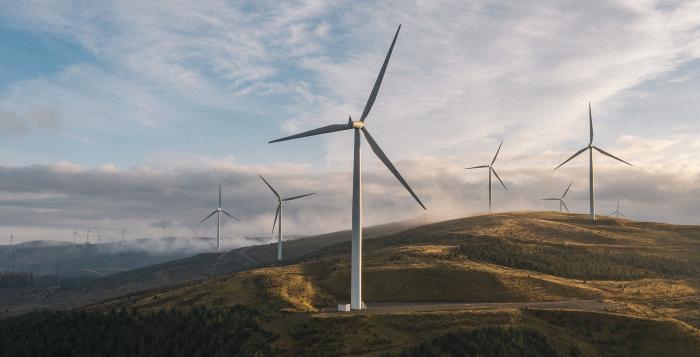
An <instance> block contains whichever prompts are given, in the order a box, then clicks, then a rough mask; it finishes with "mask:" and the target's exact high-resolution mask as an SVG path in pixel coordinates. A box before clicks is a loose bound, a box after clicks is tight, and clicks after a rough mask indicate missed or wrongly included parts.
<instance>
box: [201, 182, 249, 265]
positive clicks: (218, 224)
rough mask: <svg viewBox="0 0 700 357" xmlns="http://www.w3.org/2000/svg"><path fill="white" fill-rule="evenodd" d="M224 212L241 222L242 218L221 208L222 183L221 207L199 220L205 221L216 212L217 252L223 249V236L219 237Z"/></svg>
mask: <svg viewBox="0 0 700 357" xmlns="http://www.w3.org/2000/svg"><path fill="white" fill-rule="evenodd" d="M222 213H223V214H225V215H227V216H229V217H231V218H233V219H234V220H236V221H237V222H240V220H239V219H238V218H236V217H234V216H232V215H230V214H229V213H228V212H226V211H224V210H223V209H221V185H219V208H217V209H215V210H214V212H212V213H210V214H209V215H208V216H206V217H204V219H203V220H202V221H201V222H199V223H203V222H204V221H206V220H207V219H208V218H209V217H211V216H213V215H214V214H216V251H217V252H220V251H221V238H220V237H219V234H220V233H221V214H222Z"/></svg>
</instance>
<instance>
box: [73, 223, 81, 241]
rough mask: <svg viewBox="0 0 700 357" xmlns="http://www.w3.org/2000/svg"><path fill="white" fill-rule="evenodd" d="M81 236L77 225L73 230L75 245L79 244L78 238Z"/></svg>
mask: <svg viewBox="0 0 700 357" xmlns="http://www.w3.org/2000/svg"><path fill="white" fill-rule="evenodd" d="M79 237H80V234H78V228H77V227H76V228H75V229H74V230H73V245H76V244H78V238H79Z"/></svg>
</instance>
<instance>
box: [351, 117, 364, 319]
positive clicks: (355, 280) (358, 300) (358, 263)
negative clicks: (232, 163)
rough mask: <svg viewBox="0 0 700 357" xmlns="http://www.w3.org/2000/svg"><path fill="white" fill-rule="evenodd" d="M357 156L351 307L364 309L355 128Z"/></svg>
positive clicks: (356, 166)
mask: <svg viewBox="0 0 700 357" xmlns="http://www.w3.org/2000/svg"><path fill="white" fill-rule="evenodd" d="M354 149H355V150H354V152H355V154H354V155H355V156H354V162H353V170H352V257H351V259H352V264H351V277H350V308H351V309H353V310H360V309H362V158H361V157H360V130H359V129H355V148H354Z"/></svg>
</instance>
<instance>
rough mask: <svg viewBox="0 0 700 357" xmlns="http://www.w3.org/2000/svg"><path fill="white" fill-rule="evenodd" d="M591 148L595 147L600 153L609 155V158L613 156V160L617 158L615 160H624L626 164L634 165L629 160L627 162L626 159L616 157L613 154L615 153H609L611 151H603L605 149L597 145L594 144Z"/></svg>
mask: <svg viewBox="0 0 700 357" xmlns="http://www.w3.org/2000/svg"><path fill="white" fill-rule="evenodd" d="M593 148H594V149H596V150H598V152H599V153H601V154H603V155H605V156H609V157H611V158H613V159H615V160H617V161H620V162H624V163H625V164H627V165H630V166H634V165H632V164H630V163H629V162H627V161H625V160H622V159H620V158H619V157H617V156H615V155H613V154H611V153H608V152H605V150H603V149H601V148H599V147H597V146H594V147H593Z"/></svg>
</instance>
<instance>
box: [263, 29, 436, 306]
mask: <svg viewBox="0 0 700 357" xmlns="http://www.w3.org/2000/svg"><path fill="white" fill-rule="evenodd" d="M400 30H401V25H399V28H398V29H397V30H396V34H395V35H394V40H393V41H392V42H391V46H390V47H389V52H388V53H387V55H386V58H385V59H384V64H382V68H381V70H380V71H379V75H378V76H377V79H376V81H375V82H374V87H373V88H372V92H371V93H370V95H369V99H367V103H366V104H365V109H364V111H363V112H362V116H361V117H360V120H357V121H353V120H352V117H350V118H349V119H348V122H347V123H346V124H335V125H328V126H324V127H322V128H318V129H314V130H309V131H306V132H303V133H300V134H296V135H292V136H287V137H284V138H281V139H277V140H273V141H270V143H275V142H278V141H284V140H290V139H297V138H303V137H306V136H312V135H319V134H326V133H332V132H336V131H341V130H349V129H353V130H354V132H355V143H354V162H353V170H352V264H351V278H350V281H351V283H350V308H351V309H354V310H360V309H363V308H364V307H363V303H362V165H361V158H360V140H361V138H360V132H362V134H364V136H365V139H366V140H367V143H369V146H370V148H371V149H372V151H374V153H375V155H377V157H379V160H381V161H382V162H383V163H384V165H385V166H386V167H387V168H388V169H389V171H391V173H393V174H394V176H395V177H396V179H398V180H399V182H401V184H402V185H403V187H404V188H406V190H408V192H409V193H410V194H411V196H413V198H414V199H415V200H416V201H417V202H418V204H419V205H420V206H421V207H423V209H426V208H425V206H424V205H423V203H422V202H421V201H420V199H419V198H418V196H417V195H416V194H415V193H414V192H413V190H412V189H411V187H410V186H409V185H408V183H406V180H404V178H403V177H402V176H401V174H400V173H399V171H398V170H397V169H396V167H394V164H392V163H391V161H390V160H389V158H388V157H387V156H386V154H384V152H383V151H382V149H381V148H380V147H379V145H378V144H377V142H376V141H374V138H372V135H370V134H369V131H368V130H367V127H365V119H366V118H367V115H368V114H369V111H370V109H372V105H373V104H374V101H375V99H377V93H379V87H380V86H381V84H382V79H383V78H384V73H385V72H386V68H387V65H388V64H389V58H390V57H391V52H392V51H393V50H394V44H395V43H396V38H397V37H398V35H399V31H400Z"/></svg>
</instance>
